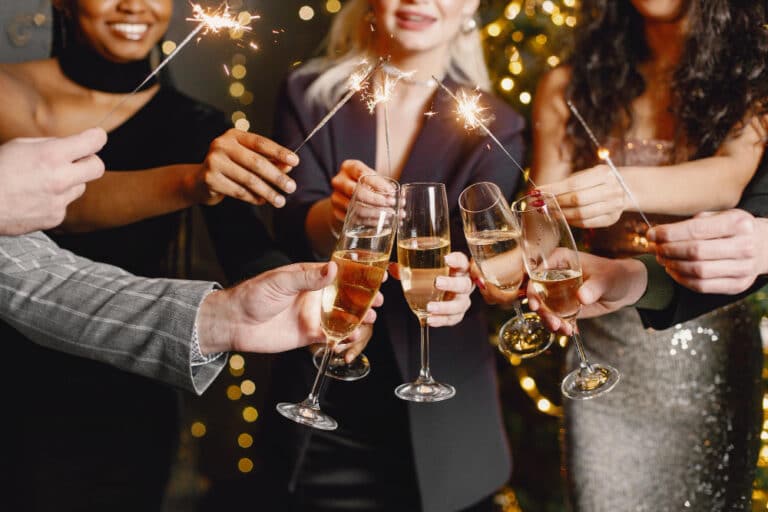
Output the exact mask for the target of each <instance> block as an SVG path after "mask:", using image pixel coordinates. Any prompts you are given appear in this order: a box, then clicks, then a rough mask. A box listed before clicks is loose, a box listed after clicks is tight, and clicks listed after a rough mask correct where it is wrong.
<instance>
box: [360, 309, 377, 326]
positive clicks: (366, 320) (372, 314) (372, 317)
mask: <svg viewBox="0 0 768 512" xmlns="http://www.w3.org/2000/svg"><path fill="white" fill-rule="evenodd" d="M376 318H378V315H377V313H376V311H374V310H373V309H369V310H368V311H366V312H365V315H363V320H362V322H361V323H363V324H372V323H374V322H376Z"/></svg>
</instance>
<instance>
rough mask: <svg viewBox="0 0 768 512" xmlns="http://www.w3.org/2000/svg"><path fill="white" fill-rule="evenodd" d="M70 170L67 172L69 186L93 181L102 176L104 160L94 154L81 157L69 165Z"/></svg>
mask: <svg viewBox="0 0 768 512" xmlns="http://www.w3.org/2000/svg"><path fill="white" fill-rule="evenodd" d="M70 169H72V172H67V175H68V178H69V179H67V180H66V181H65V182H70V183H69V186H72V185H75V184H80V183H85V182H88V181H93V180H96V179H99V178H101V177H102V176H104V162H103V161H102V160H101V158H99V157H98V156H96V155H89V156H87V157H85V158H81V159H80V160H78V161H77V162H75V163H73V164H71V165H70Z"/></svg>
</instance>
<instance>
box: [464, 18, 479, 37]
mask: <svg viewBox="0 0 768 512" xmlns="http://www.w3.org/2000/svg"><path fill="white" fill-rule="evenodd" d="M476 28H477V20H476V19H475V18H474V17H472V16H470V17H469V18H467V19H465V20H464V21H463V22H462V24H461V32H462V33H463V34H469V33H470V32H474V30H475V29H476Z"/></svg>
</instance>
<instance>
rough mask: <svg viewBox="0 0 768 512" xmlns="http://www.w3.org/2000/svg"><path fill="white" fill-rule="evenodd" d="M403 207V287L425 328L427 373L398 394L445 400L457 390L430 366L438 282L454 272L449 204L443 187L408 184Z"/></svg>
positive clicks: (423, 355) (423, 341) (423, 357)
mask: <svg viewBox="0 0 768 512" xmlns="http://www.w3.org/2000/svg"><path fill="white" fill-rule="evenodd" d="M401 197H402V200H401V202H402V208H403V213H402V214H401V216H400V217H401V218H400V223H399V228H398V232H397V263H398V266H399V269H400V283H401V284H402V287H403V293H404V295H405V299H406V301H407V302H408V306H409V307H410V308H411V311H413V313H414V314H415V315H416V318H418V320H419V326H420V329H421V369H420V370H419V376H418V377H417V378H416V380H415V381H414V382H409V383H406V384H401V385H400V386H398V387H397V388H396V389H395V395H397V396H398V397H399V398H401V399H403V400H409V401H411V402H439V401H441V400H447V399H449V398H452V397H453V396H454V395H455V394H456V389H454V387H453V386H450V385H448V384H442V383H440V382H437V381H436V380H435V379H434V378H433V377H432V373H431V371H430V368H429V327H428V325H427V319H428V318H429V312H428V311H427V304H429V303H430V302H432V301H440V300H442V299H443V295H444V292H442V291H441V290H438V289H437V288H436V287H435V279H437V278H438V277H439V276H447V275H448V274H449V268H448V265H447V264H446V262H445V257H446V256H447V255H448V253H450V252H451V238H450V229H449V224H448V222H449V221H448V200H447V198H446V195H445V186H444V185H443V184H442V183H408V184H406V185H403V186H402V188H401Z"/></svg>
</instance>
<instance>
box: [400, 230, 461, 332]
mask: <svg viewBox="0 0 768 512" xmlns="http://www.w3.org/2000/svg"><path fill="white" fill-rule="evenodd" d="M449 252H451V242H450V240H447V239H444V238H440V237H429V236H422V237H414V238H408V239H405V240H401V241H399V242H398V243H397V261H398V263H399V265H400V279H401V282H402V285H403V293H404V294H405V300H406V301H408V306H410V308H411V311H413V312H414V313H415V314H416V316H418V317H419V318H421V317H426V316H427V314H428V313H427V304H428V303H430V302H432V301H440V300H443V294H444V293H443V292H442V291H441V290H438V289H437V288H435V279H437V277H438V276H447V275H448V266H447V265H446V264H445V257H446V256H447V255H448V253H449Z"/></svg>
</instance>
